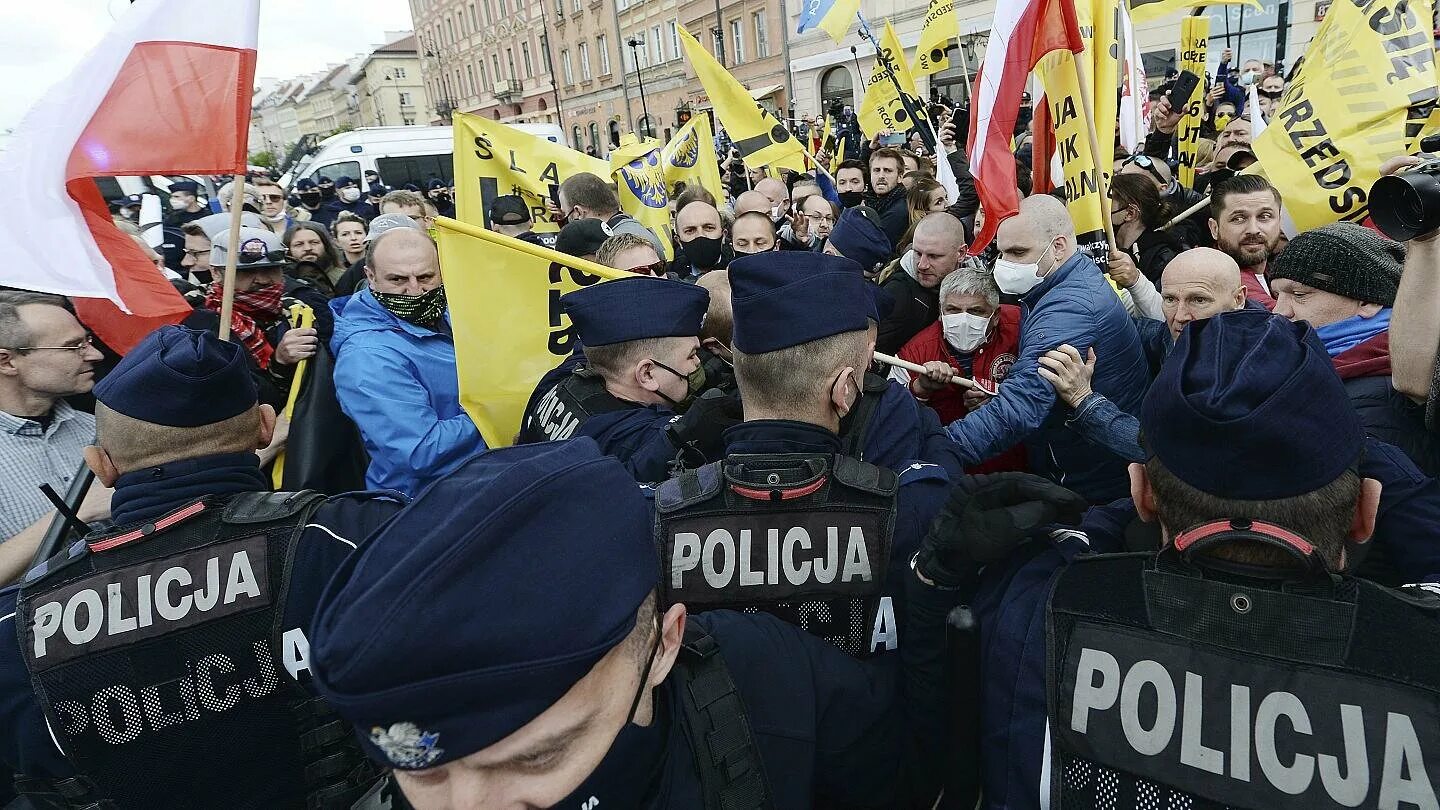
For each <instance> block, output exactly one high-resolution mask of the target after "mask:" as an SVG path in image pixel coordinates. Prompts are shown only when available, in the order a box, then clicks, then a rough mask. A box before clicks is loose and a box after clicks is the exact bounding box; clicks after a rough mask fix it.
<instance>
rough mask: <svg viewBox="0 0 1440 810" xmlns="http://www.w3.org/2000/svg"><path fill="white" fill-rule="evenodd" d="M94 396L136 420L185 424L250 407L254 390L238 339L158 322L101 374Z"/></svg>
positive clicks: (223, 416)
mask: <svg viewBox="0 0 1440 810" xmlns="http://www.w3.org/2000/svg"><path fill="white" fill-rule="evenodd" d="M95 399H97V400H99V401H100V402H101V403H103V404H104V405H105V407H107V408H109V409H110V410H112V411H115V412H116V413H121V414H124V415H125V416H128V417H130V418H132V419H138V420H140V421H141V422H148V423H150V424H152V425H165V426H167V427H179V428H189V427H200V426H201V425H213V424H215V423H216V422H223V421H225V420H226V419H230V418H231V417H235V416H239V415H240V414H242V413H245V412H246V411H248V410H250V409H251V408H253V407H255V404H256V403H257V402H259V393H258V392H257V389H256V388H255V380H254V379H253V378H252V377H251V376H250V366H249V362H248V361H247V359H246V354H245V349H244V347H242V346H241V345H240V344H239V343H238V342H233V341H223V340H220V339H219V338H218V337H216V336H214V335H212V334H210V333H209V332H202V331H200V330H198V329H188V328H186V327H183V326H162V327H160V328H159V329H156V330H155V331H154V332H151V333H150V334H149V335H148V336H146V338H145V339H144V340H142V341H140V344H139V345H138V346H136V347H135V348H133V349H131V350H130V352H129V353H128V354H126V355H125V357H124V359H122V360H121V361H120V363H119V364H118V365H116V366H115V369H114V370H113V371H111V372H110V373H109V374H107V375H105V379H103V380H101V381H100V382H99V383H98V384H97V385H96V386H95Z"/></svg>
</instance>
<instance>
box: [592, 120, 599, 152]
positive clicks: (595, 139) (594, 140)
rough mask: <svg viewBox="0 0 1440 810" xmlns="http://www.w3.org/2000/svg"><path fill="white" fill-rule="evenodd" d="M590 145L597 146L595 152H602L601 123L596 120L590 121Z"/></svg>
mask: <svg viewBox="0 0 1440 810" xmlns="http://www.w3.org/2000/svg"><path fill="white" fill-rule="evenodd" d="M590 145H591V146H593V147H595V154H597V155H598V154H600V125H599V124H597V123H595V122H594V121H591V122H590Z"/></svg>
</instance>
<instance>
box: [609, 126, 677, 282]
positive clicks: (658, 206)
mask: <svg viewBox="0 0 1440 810" xmlns="http://www.w3.org/2000/svg"><path fill="white" fill-rule="evenodd" d="M610 166H611V169H612V172H613V176H614V180H615V190H616V192H617V194H618V195H619V197H620V210H621V211H624V212H625V213H627V214H629V215H630V216H632V217H634V218H635V219H636V220H638V221H639V222H640V224H641V225H644V226H645V227H647V228H649V229H650V230H652V231H654V232H655V235H656V236H658V237H660V244H661V246H663V247H664V248H665V255H664V256H662V258H664V259H665V260H666V261H669V260H670V259H673V258H675V257H674V255H672V254H673V253H674V248H672V247H671V246H670V194H669V192H668V191H667V190H666V183H665V164H664V161H663V160H662V159H661V156H660V142H659V141H656V140H647V141H645V142H644V143H630V144H627V145H622V146H621V147H620V148H619V149H616V150H615V151H613V152H611V153H610Z"/></svg>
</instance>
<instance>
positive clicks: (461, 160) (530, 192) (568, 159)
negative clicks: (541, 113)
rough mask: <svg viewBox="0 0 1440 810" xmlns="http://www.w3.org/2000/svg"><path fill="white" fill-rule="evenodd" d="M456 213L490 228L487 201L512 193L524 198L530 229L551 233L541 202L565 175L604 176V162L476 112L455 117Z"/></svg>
mask: <svg viewBox="0 0 1440 810" xmlns="http://www.w3.org/2000/svg"><path fill="white" fill-rule="evenodd" d="M453 127H454V132H455V197H456V199H455V216H456V218H457V219H459V220H460V221H461V222H468V223H470V224H471V225H479V226H481V227H489V224H490V203H491V202H493V201H494V199H495V198H496V197H498V196H503V195H507V194H514V195H517V196H519V197H521V198H522V199H524V200H525V204H526V205H528V206H529V208H530V213H531V216H532V217H533V219H534V220H535V230H537V231H554V230H557V228H558V226H557V225H556V224H555V223H554V222H552V221H551V219H550V215H549V213H548V209H547V207H546V201H547V200H549V199H551V197H552V196H553V195H554V193H555V189H556V188H557V187H559V185H560V184H561V183H563V182H565V180H566V179H567V178H569V177H572V176H574V175H576V174H580V173H582V172H589V173H591V174H593V175H595V176H597V177H609V176H610V166H609V164H607V163H606V162H605V161H603V160H599V159H597V158H592V157H590V156H589V155H586V154H584V153H582V152H577V151H575V150H574V149H571V148H569V147H568V146H565V145H563V144H558V143H554V142H552V141H549V140H547V139H545V138H541V137H539V136H538V135H532V134H530V133H528V132H521V131H520V130H518V129H515V128H513V127H507V126H505V125H504V124H502V123H500V122H499V121H492V120H490V119H488V118H483V117H481V116H478V115H461V114H457V115H455V116H454V123H453Z"/></svg>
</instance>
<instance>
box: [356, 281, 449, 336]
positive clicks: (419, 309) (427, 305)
mask: <svg viewBox="0 0 1440 810" xmlns="http://www.w3.org/2000/svg"><path fill="white" fill-rule="evenodd" d="M370 292H371V293H373V294H374V296H375V300H376V301H379V302H380V306H382V307H385V308H386V309H388V310H390V312H391V313H393V314H394V315H395V317H397V318H399V319H400V320H402V321H406V322H408V323H413V324H415V325H416V326H423V327H425V328H427V329H428V328H431V327H433V326H434V325H435V324H437V323H439V322H440V319H441V318H443V317H444V316H445V307H446V306H447V305H448V304H447V302H446V300H445V285H444V284H441V285H440V286H439V287H436V288H435V289H433V290H430V291H429V292H423V293H420V294H419V295H401V294H399V293H382V292H375V291H374V290H371V291H370Z"/></svg>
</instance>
